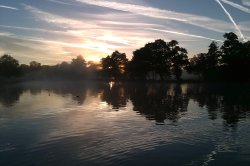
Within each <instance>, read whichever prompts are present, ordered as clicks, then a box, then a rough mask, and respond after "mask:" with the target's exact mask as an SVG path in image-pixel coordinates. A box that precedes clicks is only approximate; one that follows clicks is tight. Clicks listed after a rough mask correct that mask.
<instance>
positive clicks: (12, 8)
mask: <svg viewBox="0 0 250 166" xmlns="http://www.w3.org/2000/svg"><path fill="white" fill-rule="evenodd" d="M0 8H5V9H11V10H18V9H17V8H15V7H11V6H5V5H0Z"/></svg>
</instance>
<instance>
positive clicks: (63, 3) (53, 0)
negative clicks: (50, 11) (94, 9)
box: [47, 0, 74, 5]
mask: <svg viewBox="0 0 250 166" xmlns="http://www.w3.org/2000/svg"><path fill="white" fill-rule="evenodd" d="M47 1H49V2H54V3H58V4H62V5H74V4H72V3H68V2H63V1H58V0H47Z"/></svg>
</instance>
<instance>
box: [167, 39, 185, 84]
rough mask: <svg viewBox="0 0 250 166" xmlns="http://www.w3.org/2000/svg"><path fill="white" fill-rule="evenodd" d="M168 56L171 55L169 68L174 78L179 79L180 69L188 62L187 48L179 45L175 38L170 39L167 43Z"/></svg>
mask: <svg viewBox="0 0 250 166" xmlns="http://www.w3.org/2000/svg"><path fill="white" fill-rule="evenodd" d="M167 46H168V49H169V51H168V54H169V56H168V57H171V69H172V72H173V74H174V75H175V78H176V79H177V80H179V79H180V77H181V75H182V71H183V69H184V68H186V67H187V66H188V64H189V61H188V56H187V50H186V49H185V48H182V47H179V46H178V42H177V41H176V40H172V41H170V42H169V43H168V44H167Z"/></svg>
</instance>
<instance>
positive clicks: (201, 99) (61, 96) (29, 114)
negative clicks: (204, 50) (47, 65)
mask: <svg viewBox="0 0 250 166" xmlns="http://www.w3.org/2000/svg"><path fill="white" fill-rule="evenodd" d="M0 165H1V166H20V165H22V166H52V165H53V166H54V165H60V166H64V165H66V166H71V165H100V166H103V165H129V166H132V165H144V166H146V165H150V166H151V165H157V166H160V165H164V166H165V165H204V166H205V165H218V166H221V165H227V166H228V165H250V86H247V85H235V84H232V85H225V84H217V85H204V84H156V83H155V84H142V83H141V84H131V83H130V84H122V83H116V84H114V85H109V84H105V83H103V84H98V83H88V84H86V83H26V84H20V85H9V86H2V87H1V88H0Z"/></svg>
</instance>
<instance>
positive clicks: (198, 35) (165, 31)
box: [148, 28, 223, 42]
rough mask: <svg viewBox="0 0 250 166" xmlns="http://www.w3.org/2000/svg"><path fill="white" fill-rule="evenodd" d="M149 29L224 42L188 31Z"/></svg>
mask: <svg viewBox="0 0 250 166" xmlns="http://www.w3.org/2000/svg"><path fill="white" fill-rule="evenodd" d="M148 29H149V30H153V31H159V32H165V33H172V34H176V35H182V36H189V37H195V38H200V39H206V40H211V41H218V42H223V41H222V40H217V39H212V38H209V37H205V36H199V35H192V34H187V33H182V32H176V31H169V30H162V29H155V28H148Z"/></svg>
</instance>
